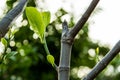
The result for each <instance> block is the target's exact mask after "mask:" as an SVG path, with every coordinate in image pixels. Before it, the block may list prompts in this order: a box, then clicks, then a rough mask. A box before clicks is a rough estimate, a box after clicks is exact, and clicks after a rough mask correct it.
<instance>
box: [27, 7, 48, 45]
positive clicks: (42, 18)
mask: <svg viewBox="0 0 120 80" xmlns="http://www.w3.org/2000/svg"><path fill="white" fill-rule="evenodd" d="M26 16H27V18H28V21H29V23H30V25H31V28H32V29H33V31H34V32H35V33H36V34H37V35H39V38H40V40H41V42H42V43H44V33H45V29H46V26H47V25H48V24H49V23H50V12H39V11H38V10H37V9H36V8H34V7H27V8H26Z"/></svg>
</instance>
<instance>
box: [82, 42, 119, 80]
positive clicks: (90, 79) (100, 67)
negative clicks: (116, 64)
mask: <svg viewBox="0 0 120 80" xmlns="http://www.w3.org/2000/svg"><path fill="white" fill-rule="evenodd" d="M119 52H120V40H119V41H118V42H117V43H116V45H115V46H114V47H113V48H112V49H111V50H110V51H109V52H108V53H107V54H106V55H105V57H104V58H103V59H102V60H101V61H100V62H99V63H98V64H97V65H96V66H95V67H94V68H93V69H92V71H91V72H90V73H89V74H88V75H87V76H86V77H85V78H84V79H83V80H93V79H94V78H95V77H96V76H97V75H98V74H99V73H100V72H101V71H102V70H103V69H104V68H105V67H106V66H107V65H108V64H109V63H110V61H112V60H113V58H114V57H115V56H116V55H117V54H118V53H119Z"/></svg>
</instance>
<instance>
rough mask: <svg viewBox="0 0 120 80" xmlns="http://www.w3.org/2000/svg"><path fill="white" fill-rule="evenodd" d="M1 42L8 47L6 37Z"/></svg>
mask: <svg viewBox="0 0 120 80" xmlns="http://www.w3.org/2000/svg"><path fill="white" fill-rule="evenodd" d="M1 42H2V44H3V45H5V47H7V40H6V39H5V38H1Z"/></svg>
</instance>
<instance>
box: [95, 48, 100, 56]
mask: <svg viewBox="0 0 120 80" xmlns="http://www.w3.org/2000/svg"><path fill="white" fill-rule="evenodd" d="M95 52H96V54H97V55H98V54H99V47H97V48H96V50H95Z"/></svg>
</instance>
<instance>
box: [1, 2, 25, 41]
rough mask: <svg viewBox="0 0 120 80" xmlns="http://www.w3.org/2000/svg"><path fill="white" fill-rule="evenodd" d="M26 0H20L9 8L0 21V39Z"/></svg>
mask: <svg viewBox="0 0 120 80" xmlns="http://www.w3.org/2000/svg"><path fill="white" fill-rule="evenodd" d="M26 3H27V0H21V1H20V2H19V4H18V5H17V6H16V7H15V8H13V9H12V10H10V11H9V12H8V13H7V14H6V15H5V17H3V19H2V20H1V21H0V39H1V38H2V37H4V36H5V34H6V33H7V31H8V30H9V25H10V24H11V23H12V21H13V20H14V19H15V18H16V17H17V16H18V15H19V14H20V13H21V12H22V10H23V8H24V6H25V4H26Z"/></svg>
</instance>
